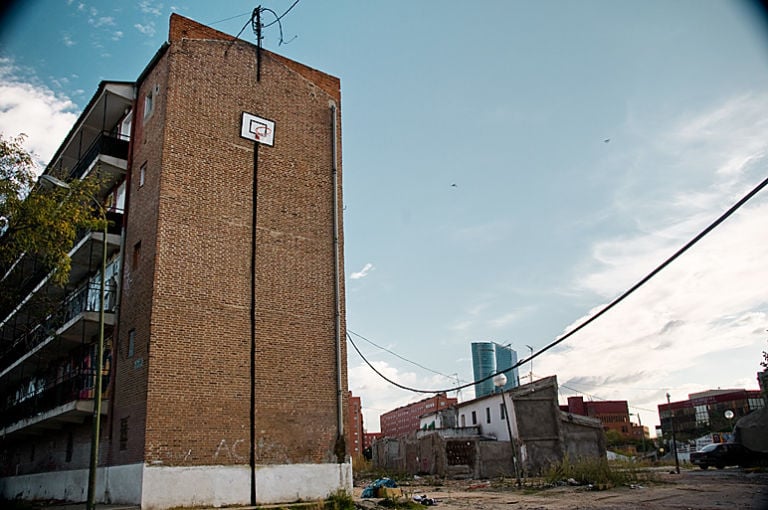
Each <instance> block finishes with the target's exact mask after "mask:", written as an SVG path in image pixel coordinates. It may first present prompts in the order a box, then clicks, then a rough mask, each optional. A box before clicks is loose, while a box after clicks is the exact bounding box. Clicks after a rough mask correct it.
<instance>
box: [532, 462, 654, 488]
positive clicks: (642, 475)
mask: <svg viewBox="0 0 768 510" xmlns="http://www.w3.org/2000/svg"><path fill="white" fill-rule="evenodd" d="M545 479H546V481H547V482H548V483H550V484H555V483H560V482H562V481H563V480H574V481H575V482H576V483H577V484H579V485H587V484H595V485H598V484H600V485H602V484H613V485H624V484H627V483H632V482H650V481H653V480H654V479H655V474H654V473H653V472H652V471H649V470H648V469H647V468H644V467H643V466H639V465H638V464H636V463H633V462H626V461H624V462H613V463H609V462H608V460H606V459H602V458H594V457H592V458H584V459H577V460H575V461H574V460H572V459H570V458H569V457H567V456H566V457H565V458H564V459H563V461H562V462H560V463H557V464H553V465H551V466H550V467H549V470H548V471H547V472H546V473H545Z"/></svg>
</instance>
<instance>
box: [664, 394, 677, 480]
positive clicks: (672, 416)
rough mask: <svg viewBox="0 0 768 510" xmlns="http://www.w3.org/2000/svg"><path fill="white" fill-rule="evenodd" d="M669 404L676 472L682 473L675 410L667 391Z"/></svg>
mask: <svg viewBox="0 0 768 510" xmlns="http://www.w3.org/2000/svg"><path fill="white" fill-rule="evenodd" d="M667 405H669V423H670V426H671V427H672V451H674V452H675V472H677V474H678V475H679V474H680V460H678V458H677V440H676V439H675V412H674V411H673V410H672V405H671V404H670V401H669V393H667Z"/></svg>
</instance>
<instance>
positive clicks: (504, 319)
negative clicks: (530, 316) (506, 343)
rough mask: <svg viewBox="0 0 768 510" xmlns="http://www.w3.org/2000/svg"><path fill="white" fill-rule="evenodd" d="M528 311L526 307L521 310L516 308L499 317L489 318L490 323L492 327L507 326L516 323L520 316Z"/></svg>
mask: <svg viewBox="0 0 768 510" xmlns="http://www.w3.org/2000/svg"><path fill="white" fill-rule="evenodd" d="M526 311H527V310H526V309H520V310H515V311H514V312H508V313H505V314H503V315H501V316H499V317H496V318H494V319H491V320H489V321H488V324H489V325H490V326H491V327H492V328H496V329H499V328H505V327H507V326H509V325H511V324H514V323H515V322H517V321H518V320H520V318H521V317H523V316H524V315H525V314H526Z"/></svg>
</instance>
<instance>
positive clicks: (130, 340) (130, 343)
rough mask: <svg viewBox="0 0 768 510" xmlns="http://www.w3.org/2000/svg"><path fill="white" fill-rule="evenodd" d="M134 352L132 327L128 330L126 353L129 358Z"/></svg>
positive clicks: (134, 334) (134, 337) (134, 335)
mask: <svg viewBox="0 0 768 510" xmlns="http://www.w3.org/2000/svg"><path fill="white" fill-rule="evenodd" d="M135 353H136V330H135V329H132V330H130V331H129V332H128V353H127V354H126V355H127V356H128V357H129V358H133V355H134V354H135Z"/></svg>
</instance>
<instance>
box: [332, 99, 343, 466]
mask: <svg viewBox="0 0 768 510" xmlns="http://www.w3.org/2000/svg"><path fill="white" fill-rule="evenodd" d="M336 111H337V110H336V104H335V103H331V165H332V167H331V175H332V180H333V297H334V308H335V309H334V312H335V316H336V317H335V319H336V322H335V333H336V391H337V402H336V406H337V411H338V414H337V422H338V430H339V437H338V443H339V444H342V441H343V439H344V388H343V381H342V377H341V369H342V366H343V365H342V361H343V360H342V359H341V341H342V335H341V267H340V266H341V256H340V253H339V250H340V247H339V175H338V154H337V151H338V149H337V144H338V136H339V135H338V123H337V118H336V117H337V113H336ZM338 450H339V451H338V452H337V460H338V462H339V463H342V462H343V460H344V459H343V458H342V455H340V453H339V452H340V451H341V449H340V448H339V449H338ZM344 456H345V457H346V455H344Z"/></svg>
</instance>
